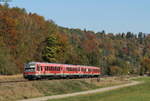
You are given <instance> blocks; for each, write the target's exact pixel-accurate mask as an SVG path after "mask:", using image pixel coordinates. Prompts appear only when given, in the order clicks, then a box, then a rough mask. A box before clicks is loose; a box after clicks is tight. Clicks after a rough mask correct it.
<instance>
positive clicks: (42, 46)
mask: <svg viewBox="0 0 150 101" xmlns="http://www.w3.org/2000/svg"><path fill="white" fill-rule="evenodd" d="M0 43H1V45H0V75H6V74H17V73H22V71H23V65H24V64H25V63H27V62H29V61H46V62H55V63H66V64H80V65H93V66H99V67H102V68H103V73H105V74H107V75H121V74H144V73H149V71H150V35H149V34H144V33H142V32H139V34H134V33H132V32H127V33H117V34H116V33H105V31H102V32H97V33H95V32H93V31H88V30H86V29H85V30H81V29H69V28H64V27H61V26H58V25H57V24H55V23H54V22H53V21H52V20H45V19H44V17H43V16H40V15H38V14H36V13H27V12H26V10H25V9H21V8H18V7H13V8H10V7H8V6H7V5H0Z"/></svg>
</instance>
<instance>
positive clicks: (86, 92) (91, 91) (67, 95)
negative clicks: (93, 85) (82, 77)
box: [20, 81, 142, 101]
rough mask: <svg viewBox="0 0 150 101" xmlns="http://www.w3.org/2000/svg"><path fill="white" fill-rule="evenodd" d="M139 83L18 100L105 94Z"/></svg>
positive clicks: (42, 100)
mask: <svg viewBox="0 0 150 101" xmlns="http://www.w3.org/2000/svg"><path fill="white" fill-rule="evenodd" d="M140 83H142V82H138V81H132V82H131V83H128V84H123V85H117V86H112V87H106V88H99V89H96V90H89V91H82V92H77V93H71V94H62V95H53V96H46V97H39V98H32V99H26V100H20V101H47V100H49V99H60V98H65V97H71V96H77V95H84V94H92V93H97V92H105V91H110V90H114V89H118V88H123V87H128V86H133V85H137V84H140Z"/></svg>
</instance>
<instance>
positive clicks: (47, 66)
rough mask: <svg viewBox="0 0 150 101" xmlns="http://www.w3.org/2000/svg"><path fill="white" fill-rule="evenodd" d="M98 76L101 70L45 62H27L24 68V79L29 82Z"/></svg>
mask: <svg viewBox="0 0 150 101" xmlns="http://www.w3.org/2000/svg"><path fill="white" fill-rule="evenodd" d="M100 74H101V68H100V67H94V66H83V65H70V64H57V63H45V62H29V63H27V64H25V66H24V78H26V79H29V80H32V79H45V78H49V79H51V78H83V77H98V76H100Z"/></svg>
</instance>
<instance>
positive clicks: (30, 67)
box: [25, 64, 35, 72]
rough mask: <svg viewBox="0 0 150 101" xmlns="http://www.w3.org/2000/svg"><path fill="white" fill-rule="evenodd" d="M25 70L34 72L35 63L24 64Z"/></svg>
mask: <svg viewBox="0 0 150 101" xmlns="http://www.w3.org/2000/svg"><path fill="white" fill-rule="evenodd" d="M25 71H26V72H34V71H35V64H26V66H25Z"/></svg>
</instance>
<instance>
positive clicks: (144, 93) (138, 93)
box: [49, 77, 150, 101]
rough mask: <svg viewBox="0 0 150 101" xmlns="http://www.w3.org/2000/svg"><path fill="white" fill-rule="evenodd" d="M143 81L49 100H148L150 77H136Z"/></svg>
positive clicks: (149, 100) (149, 97)
mask: <svg viewBox="0 0 150 101" xmlns="http://www.w3.org/2000/svg"><path fill="white" fill-rule="evenodd" d="M136 80H138V81H143V82H144V83H142V84H140V85H136V86H131V87H127V88H121V89H118V90H113V91H109V92H103V93H96V94H90V95H83V96H76V97H69V98H63V99H57V100H49V101H150V78H149V77H143V78H139V79H136Z"/></svg>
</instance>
